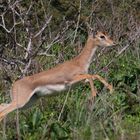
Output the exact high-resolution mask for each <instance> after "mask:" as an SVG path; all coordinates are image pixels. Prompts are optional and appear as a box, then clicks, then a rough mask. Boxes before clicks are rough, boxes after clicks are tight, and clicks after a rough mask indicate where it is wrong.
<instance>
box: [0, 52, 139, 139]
mask: <svg viewBox="0 0 140 140" xmlns="http://www.w3.org/2000/svg"><path fill="white" fill-rule="evenodd" d="M101 59H107V60H106V61H105V60H104V61H103V62H102V64H101V65H103V66H104V65H106V63H107V62H108V58H107V57H105V58H104V56H103V57H101ZM130 62H131V63H130ZM101 65H100V67H102V66H101ZM91 67H92V66H91ZM108 69H109V70H108V72H107V73H105V72H104V71H101V72H100V74H101V75H102V76H106V77H108V78H110V79H109V81H111V82H112V83H113V85H114V92H113V93H112V94H110V93H109V92H108V90H107V89H105V88H104V87H103V86H102V84H101V83H99V82H97V81H96V83H95V85H96V87H97V88H98V91H99V93H98V96H97V97H96V98H95V100H94V102H93V101H92V100H91V99H90V88H89V86H88V84H86V83H80V84H78V85H77V86H76V87H75V88H73V89H71V90H70V92H65V93H63V94H62V95H59V96H56V97H51V98H46V99H44V98H43V99H41V100H40V101H39V102H38V103H37V105H36V106H34V107H33V108H31V109H29V110H26V111H20V113H19V122H18V121H17V118H16V113H15V112H13V113H11V114H9V115H8V116H7V119H6V124H5V123H4V122H3V123H1V125H0V127H1V130H0V135H1V138H2V137H5V139H8V140H13V139H17V138H19V137H20V138H21V139H23V140H36V139H37V140H39V139H40V140H49V139H51V140H62V139H63V140H65V139H66V140H71V139H72V140H100V139H101V140H102V139H106V140H118V139H128V140H129V139H130V140H132V139H137V138H138V137H139V135H140V134H139V131H140V119H139V118H140V108H139V101H140V100H139V89H138V82H139V73H140V67H139V60H138V58H137V57H135V55H132V51H130V50H128V51H127V52H125V54H124V55H122V56H120V57H119V58H117V59H116V60H115V62H113V64H111V65H110V66H109V68H108ZM62 108H63V109H62ZM18 125H19V129H20V134H19V135H20V136H18ZM3 132H5V134H4V133H3Z"/></svg>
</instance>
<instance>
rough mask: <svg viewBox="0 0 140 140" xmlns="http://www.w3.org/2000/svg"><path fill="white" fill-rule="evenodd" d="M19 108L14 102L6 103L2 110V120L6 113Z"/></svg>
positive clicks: (0, 113)
mask: <svg viewBox="0 0 140 140" xmlns="http://www.w3.org/2000/svg"><path fill="white" fill-rule="evenodd" d="M16 108H17V105H16V104H15V103H14V102H12V103H10V104H8V105H6V106H5V107H4V108H3V110H2V111H0V121H1V120H2V119H3V118H4V117H5V115H6V114H8V113H10V112H12V111H13V110H15V109H16Z"/></svg>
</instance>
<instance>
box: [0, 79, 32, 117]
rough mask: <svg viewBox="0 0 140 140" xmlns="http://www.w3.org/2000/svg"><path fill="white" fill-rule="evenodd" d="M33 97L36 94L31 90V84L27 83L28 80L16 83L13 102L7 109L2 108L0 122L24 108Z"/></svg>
mask: <svg viewBox="0 0 140 140" xmlns="http://www.w3.org/2000/svg"><path fill="white" fill-rule="evenodd" d="M33 95H34V93H33V92H32V89H30V88H29V83H27V81H26V80H25V81H24V80H19V81H17V82H15V83H14V85H13V88H12V102H11V103H10V104H8V105H6V106H5V107H2V106H1V109H0V120H1V119H3V118H4V116H5V115H7V114H8V113H10V112H12V111H14V110H15V109H18V108H22V107H23V106H24V105H25V104H27V103H28V102H29V100H30V98H31V97H32V96H33Z"/></svg>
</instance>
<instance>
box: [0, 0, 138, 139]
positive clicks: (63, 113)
mask: <svg viewBox="0 0 140 140" xmlns="http://www.w3.org/2000/svg"><path fill="white" fill-rule="evenodd" d="M139 7H140V2H139V0H99V1H97V0H92V1H91V0H71V1H69V0H51V1H47V0H40V1H36V0H28V1H27V0H24V1H22V0H14V1H10V0H2V1H1V3H0V40H1V43H0V79H1V80H0V103H3V102H10V96H9V93H10V87H11V85H12V83H13V82H14V81H15V80H17V79H20V78H22V77H23V76H27V75H31V74H33V73H37V72H40V71H42V70H46V69H48V68H51V67H53V66H55V65H57V64H58V63H61V62H64V61H65V60H68V59H70V58H72V57H74V56H75V55H77V54H78V53H79V52H80V51H81V49H82V48H83V46H84V43H85V41H86V38H87V35H88V31H89V30H90V29H91V28H92V30H93V32H96V31H97V30H101V31H103V30H106V31H107V32H108V33H109V34H110V35H111V36H112V37H113V40H115V41H116V42H118V45H117V46H115V47H111V48H100V49H99V50H98V51H97V53H96V55H95V56H94V58H93V63H92V65H91V67H90V71H89V72H90V73H97V74H99V75H101V76H103V77H105V78H106V79H107V80H108V81H109V82H110V83H112V84H113V86H114V92H113V93H112V94H110V93H109V92H108V90H107V89H106V88H104V86H103V85H102V84H101V83H100V82H98V81H96V82H95V85H96V88H97V90H98V96H97V97H96V98H95V101H94V103H93V104H91V102H90V100H89V98H90V88H89V86H88V84H86V83H85V84H81V83H79V84H78V85H77V86H76V87H75V88H74V89H71V90H70V91H69V92H65V93H64V94H63V95H59V96H56V97H51V98H43V99H40V101H39V102H38V103H37V104H36V105H35V106H34V107H33V108H31V109H28V110H21V111H15V112H12V113H10V114H9V115H8V116H7V117H6V119H5V120H4V121H2V122H0V139H2V140H17V139H18V140H19V139H21V140H39V139H40V140H104V139H106V140H125V139H127V140H137V139H139V137H140V133H139V132H140V10H139Z"/></svg>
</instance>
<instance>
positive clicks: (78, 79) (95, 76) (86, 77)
mask: <svg viewBox="0 0 140 140" xmlns="http://www.w3.org/2000/svg"><path fill="white" fill-rule="evenodd" d="M85 79H88V80H89V82H90V86H91V90H92V93H93V94H92V95H93V96H96V90H95V88H94V85H93V81H92V80H91V79H93V80H96V79H98V80H99V81H100V82H102V83H103V84H104V85H105V86H106V87H107V88H108V89H109V90H110V92H112V91H113V87H112V85H110V84H108V82H107V81H106V80H105V79H104V78H102V77H101V76H99V75H97V74H95V75H90V74H80V75H76V76H75V77H74V78H73V80H72V82H71V84H74V83H77V82H79V81H82V80H85Z"/></svg>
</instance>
